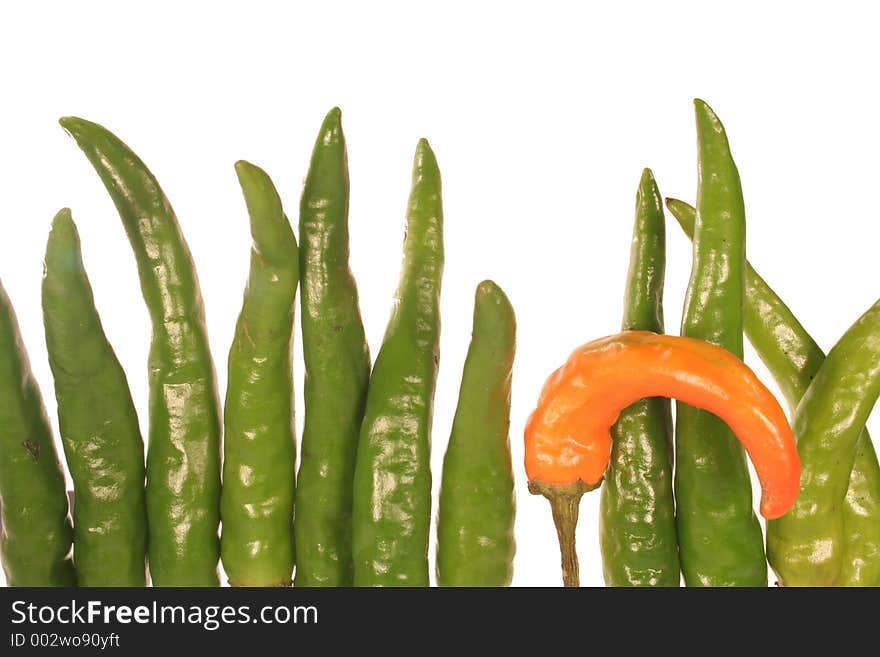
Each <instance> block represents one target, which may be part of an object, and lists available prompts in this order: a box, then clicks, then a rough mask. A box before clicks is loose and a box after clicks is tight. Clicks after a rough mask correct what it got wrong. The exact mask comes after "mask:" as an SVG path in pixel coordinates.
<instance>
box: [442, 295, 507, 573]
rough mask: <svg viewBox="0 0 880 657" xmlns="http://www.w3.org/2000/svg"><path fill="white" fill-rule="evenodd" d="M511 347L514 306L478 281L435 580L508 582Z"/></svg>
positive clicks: (447, 468) (448, 458)
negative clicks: (471, 334)
mask: <svg viewBox="0 0 880 657" xmlns="http://www.w3.org/2000/svg"><path fill="white" fill-rule="evenodd" d="M515 351H516V318H515V317H514V314H513V307H512V306H511V305H510V301H508V299H507V296H506V295H505V294H504V292H503V291H502V290H501V288H500V287H498V286H497V285H495V283H493V282H492V281H483V282H482V283H480V285H479V286H477V293H476V298H475V299H474V327H473V336H472V338H471V344H470V347H469V349H468V353H467V359H466V360H465V363H464V371H463V372H462V376H461V391H460V393H459V396H458V407H457V408H456V410H455V419H454V420H453V422H452V435H451V436H450V438H449V446H448V447H447V448H446V455H445V457H444V459H443V479H442V482H441V485H440V507H439V514H438V520H437V582H438V583H439V584H440V586H507V585H508V584H510V580H511V578H512V577H513V555H514V552H515V550H516V544H515V542H514V537H513V520H514V496H513V470H512V467H511V463H510V439H509V429H510V384H511V375H512V371H513V369H512V368H513V357H514V353H515Z"/></svg>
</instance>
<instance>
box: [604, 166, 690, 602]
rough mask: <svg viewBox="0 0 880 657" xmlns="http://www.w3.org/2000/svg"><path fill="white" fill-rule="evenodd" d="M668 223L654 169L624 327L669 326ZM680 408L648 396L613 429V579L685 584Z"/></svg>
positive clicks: (645, 176) (608, 515)
mask: <svg viewBox="0 0 880 657" xmlns="http://www.w3.org/2000/svg"><path fill="white" fill-rule="evenodd" d="M665 271H666V228H665V218H664V216H663V200H662V198H661V196H660V192H659V190H658V189H657V183H656V182H654V176H653V175H652V174H651V170H650V169H645V170H644V172H643V173H642V179H641V182H640V183H639V191H638V194H637V195H636V220H635V227H634V229H633V238H632V247H631V252H630V260H629V274H628V276H627V285H626V296H625V299H624V310H623V326H622V329H623V330H624V331H630V330H646V331H653V332H655V333H662V332H663V279H664V275H665ZM672 435H673V434H672V412H671V408H670V403H669V400H668V399H665V398H663V397H655V398H653V399H642V400H641V401H639V402H637V403H635V404H633V405H632V406H630V407H629V408H627V409H624V410H623V411H622V412H621V414H620V418H619V419H618V420H617V422H616V423H615V425H614V427H612V429H611V462H610V464H609V466H608V471H607V472H606V473H605V483H604V485H603V486H602V490H601V492H600V498H599V499H600V506H599V544H600V546H601V549H602V566H603V570H604V573H605V584H607V585H608V586H678V585H679V582H680V580H681V574H680V568H679V563H678V537H677V535H676V530H675V500H674V499H673V495H672V463H673V460H672V459H673V456H672V439H673V438H672Z"/></svg>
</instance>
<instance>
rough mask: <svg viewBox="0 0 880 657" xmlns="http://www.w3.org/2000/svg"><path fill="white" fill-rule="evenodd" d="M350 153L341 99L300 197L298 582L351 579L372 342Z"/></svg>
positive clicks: (345, 581) (318, 142) (329, 582)
mask: <svg viewBox="0 0 880 657" xmlns="http://www.w3.org/2000/svg"><path fill="white" fill-rule="evenodd" d="M348 188H349V186H348V156H347V154H346V149H345V137H344V135H343V133H342V125H341V114H340V112H339V109H338V108H334V109H332V110H330V112H329V113H328V114H327V117H326V118H325V119H324V123H323V125H322V126H321V131H320V133H319V134H318V139H317V140H316V141H315V148H314V150H313V152H312V160H311V164H310V166H309V173H308V176H307V177H306V181H305V187H304V189H303V193H302V199H301V201H300V215H299V236H300V250H299V257H300V275H301V279H302V280H301V289H300V303H301V307H302V319H301V323H302V340H303V358H304V361H305V370H306V371H305V386H304V391H303V393H304V397H305V425H304V428H303V436H302V456H301V459H300V466H299V476H298V481H297V486H298V489H299V490H300V491H301V493H302V494H301V495H300V496H299V502H298V503H297V509H296V528H295V529H296V544H297V565H296V581H295V583H296V586H351V585H352V583H353V581H354V568H353V563H352V556H351V534H352V524H351V513H352V498H353V492H352V486H353V481H354V466H355V456H356V454H357V446H358V435H359V433H360V428H361V421H362V420H363V416H364V405H365V404H366V400H367V385H368V384H369V379H370V352H369V348H368V346H367V341H366V337H365V335H364V325H363V322H362V321H361V314H360V309H359V307H358V291H357V284H356V283H355V279H354V276H353V275H352V273H351V270H350V269H349V266H348V252H349V250H348Z"/></svg>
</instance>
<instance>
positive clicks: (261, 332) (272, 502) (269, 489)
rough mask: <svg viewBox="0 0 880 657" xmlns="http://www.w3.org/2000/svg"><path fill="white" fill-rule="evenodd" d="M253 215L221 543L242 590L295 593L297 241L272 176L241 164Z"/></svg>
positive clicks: (232, 371)
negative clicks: (287, 589) (290, 588)
mask: <svg viewBox="0 0 880 657" xmlns="http://www.w3.org/2000/svg"><path fill="white" fill-rule="evenodd" d="M235 171H236V173H237V174H238V180H239V183H240V184H241V189H242V192H243V193H244V198H245V202H246V204H247V208H248V215H249V216H250V225H251V236H252V239H253V245H252V246H251V261H250V275H249V277H248V283H247V288H246V289H245V293H244V301H243V303H242V308H241V313H240V314H239V316H238V322H237V323H236V326H235V337H234V338H233V341H232V347H231V348H230V349H229V370H228V371H229V376H228V379H227V381H228V383H227V388H226V405H225V407H224V429H225V433H224V442H223V450H224V452H223V453H224V459H223V491H222V493H221V496H220V515H221V518H222V520H223V532H222V535H221V538H220V546H221V555H222V558H223V568H224V569H225V571H226V574H227V576H228V577H229V583H230V584H231V585H233V586H290V581H291V574H292V572H293V565H294V558H295V554H294V536H293V514H294V497H295V472H296V440H295V431H294V414H293V372H292V351H291V350H292V340H293V314H294V297H295V295H296V288H297V283H298V281H299V255H298V253H297V245H296V238H295V237H294V235H293V231H292V230H291V228H290V223H289V222H288V221H287V217H286V216H285V215H284V210H283V209H282V207H281V199H280V198H279V197H278V192H277V191H276V190H275V186H274V185H273V184H272V181H271V180H270V178H269V176H268V175H266V173H265V172H264V171H263V170H262V169H260V168H259V167H257V166H254V165H253V164H250V163H248V162H244V161H240V162H237V163H236V165H235Z"/></svg>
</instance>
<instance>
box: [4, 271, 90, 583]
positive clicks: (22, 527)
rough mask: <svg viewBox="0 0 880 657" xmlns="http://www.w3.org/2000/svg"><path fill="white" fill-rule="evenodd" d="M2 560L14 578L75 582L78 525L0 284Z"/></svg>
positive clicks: (8, 576) (15, 323)
mask: <svg viewBox="0 0 880 657" xmlns="http://www.w3.org/2000/svg"><path fill="white" fill-rule="evenodd" d="M0 511H2V513H3V531H2V533H0V560H2V562H3V572H4V573H5V574H6V584H7V586H74V585H75V584H76V575H75V574H74V570H73V562H72V560H71V558H70V547H71V543H72V541H73V529H72V528H71V525H70V517H69V516H68V509H67V494H66V492H65V490H64V473H63V472H62V470H61V463H60V462H59V460H58V454H57V452H56V451H55V443H54V442H53V440H52V428H51V426H50V425H49V417H48V416H47V415H46V409H45V408H44V407H43V400H42V397H41V396H40V389H39V387H38V386H37V382H36V380H35V379H34V375H33V374H32V373H31V366H30V361H29V360H28V356H27V352H26V351H25V348H24V343H23V342H22V340H21V333H20V332H19V329H18V321H17V320H16V318H15V311H14V310H13V308H12V304H11V303H10V301H9V297H8V296H6V290H5V289H3V286H2V284H0Z"/></svg>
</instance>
